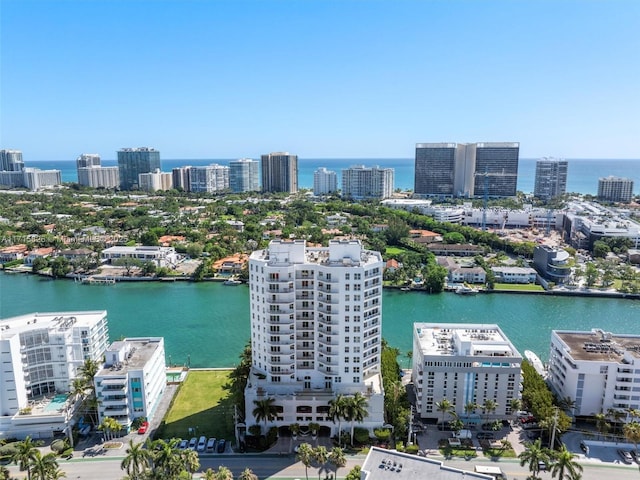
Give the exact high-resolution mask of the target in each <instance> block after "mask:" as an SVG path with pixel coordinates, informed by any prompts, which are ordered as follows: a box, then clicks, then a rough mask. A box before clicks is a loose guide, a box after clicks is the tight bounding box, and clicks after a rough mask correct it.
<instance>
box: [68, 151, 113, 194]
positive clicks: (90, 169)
mask: <svg viewBox="0 0 640 480" xmlns="http://www.w3.org/2000/svg"><path fill="white" fill-rule="evenodd" d="M76 169H77V171H78V184H80V185H82V186H84V187H91V188H117V187H119V186H120V169H119V168H118V167H102V166H101V165H100V155H98V154H97V153H83V154H82V155H80V156H79V157H78V158H77V159H76Z"/></svg>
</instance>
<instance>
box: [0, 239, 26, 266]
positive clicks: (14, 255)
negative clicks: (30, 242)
mask: <svg viewBox="0 0 640 480" xmlns="http://www.w3.org/2000/svg"><path fill="white" fill-rule="evenodd" d="M28 251H29V248H28V247H27V246H26V245H25V244H24V243H20V244H18V245H11V246H8V247H4V248H0V263H7V262H13V261H15V260H22V259H23V258H24V257H25V254H26V253H27V252H28Z"/></svg>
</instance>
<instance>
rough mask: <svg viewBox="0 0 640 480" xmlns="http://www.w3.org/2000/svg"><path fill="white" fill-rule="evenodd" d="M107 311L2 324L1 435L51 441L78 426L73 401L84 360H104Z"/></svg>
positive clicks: (39, 315) (43, 316)
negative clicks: (77, 378) (58, 434)
mask: <svg viewBox="0 0 640 480" xmlns="http://www.w3.org/2000/svg"><path fill="white" fill-rule="evenodd" d="M108 338H109V331H108V325H107V312H106V311H104V310H103V311H85V312H61V313H29V314H26V315H21V316H18V317H12V318H7V319H3V320H0V357H1V358H2V365H3V368H2V370H1V371H0V382H2V386H3V388H2V389H0V390H1V391H0V432H1V434H0V436H1V437H3V438H11V437H15V438H24V437H26V436H27V435H31V436H32V437H33V438H50V437H52V436H53V435H54V434H56V433H60V432H64V431H65V430H66V429H67V428H68V427H69V426H70V425H71V422H73V421H74V420H73V415H74V412H75V409H76V408H77V406H78V403H74V402H73V399H72V398H71V397H70V396H69V392H70V391H71V384H72V382H73V379H74V378H76V377H77V376H78V369H79V367H80V366H82V365H83V364H84V362H85V360H94V361H97V362H101V361H102V355H103V354H104V351H105V349H106V347H107V344H108Z"/></svg>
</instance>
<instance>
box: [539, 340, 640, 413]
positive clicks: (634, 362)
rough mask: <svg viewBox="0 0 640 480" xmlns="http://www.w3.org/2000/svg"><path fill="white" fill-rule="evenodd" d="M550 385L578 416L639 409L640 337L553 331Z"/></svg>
mask: <svg viewBox="0 0 640 480" xmlns="http://www.w3.org/2000/svg"><path fill="white" fill-rule="evenodd" d="M548 382H549V384H550V385H551V388H552V389H553V390H554V391H555V393H556V394H557V395H558V396H559V397H560V398H571V399H572V400H573V401H574V402H575V406H574V407H575V408H574V409H573V412H572V413H573V414H574V415H576V416H592V415H595V414H597V413H603V412H607V411H608V410H609V409H613V410H618V411H622V412H627V411H629V410H630V409H636V410H637V409H640V386H639V385H640V335H621V334H613V333H609V332H604V331H602V330H599V329H593V330H591V331H581V332H580V331H567V330H554V331H552V332H551V351H550V353H549V368H548Z"/></svg>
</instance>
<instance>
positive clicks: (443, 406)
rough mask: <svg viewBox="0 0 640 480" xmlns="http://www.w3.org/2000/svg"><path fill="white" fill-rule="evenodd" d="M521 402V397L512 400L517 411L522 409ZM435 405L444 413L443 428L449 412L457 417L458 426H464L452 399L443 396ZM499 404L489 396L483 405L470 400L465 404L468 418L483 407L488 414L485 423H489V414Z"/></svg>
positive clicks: (512, 405) (512, 407)
mask: <svg viewBox="0 0 640 480" xmlns="http://www.w3.org/2000/svg"><path fill="white" fill-rule="evenodd" d="M521 404H522V403H521V401H520V400H519V399H514V400H512V401H511V409H512V410H513V411H514V412H515V411H517V410H519V409H520V406H521ZM435 406H436V410H437V411H438V412H441V413H442V426H443V428H444V421H445V416H446V415H447V414H449V415H452V416H453V417H454V418H455V420H454V423H455V424H457V426H459V427H460V428H462V427H463V426H464V424H463V422H462V420H460V419H459V418H458V414H457V413H456V410H455V405H454V404H453V403H452V402H451V401H450V400H448V399H446V398H443V399H442V400H441V401H439V402H436V403H435ZM498 406H499V404H498V402H496V401H495V400H493V399H491V398H487V399H486V400H485V401H484V403H483V404H481V405H478V404H477V403H475V402H468V403H467V404H466V405H465V406H464V413H465V415H466V418H467V419H468V418H469V417H470V416H471V414H472V413H474V412H475V411H476V410H478V409H481V410H482V411H483V413H484V414H485V415H486V417H485V423H488V419H489V415H491V414H492V413H495V411H496V410H497V409H498Z"/></svg>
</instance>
